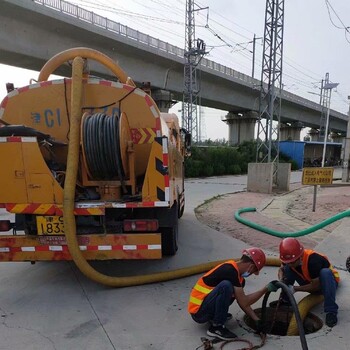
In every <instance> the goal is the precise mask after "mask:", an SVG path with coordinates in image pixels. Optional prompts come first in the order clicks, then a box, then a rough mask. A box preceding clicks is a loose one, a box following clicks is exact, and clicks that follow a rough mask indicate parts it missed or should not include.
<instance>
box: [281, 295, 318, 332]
mask: <svg viewBox="0 0 350 350" xmlns="http://www.w3.org/2000/svg"><path fill="white" fill-rule="evenodd" d="M323 300H324V297H323V295H322V294H309V295H307V296H306V297H305V298H303V299H302V300H301V301H300V302H299V304H298V309H299V313H300V318H301V320H302V321H303V322H304V319H305V317H306V316H307V314H308V313H309V311H310V310H311V309H312V308H313V307H314V306H316V305H317V304H319V303H321V302H322V301H323ZM298 334H299V330H298V325H297V321H296V318H295V315H294V314H293V316H292V318H291V320H290V322H289V326H288V330H287V335H298Z"/></svg>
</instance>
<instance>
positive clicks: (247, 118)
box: [222, 111, 258, 145]
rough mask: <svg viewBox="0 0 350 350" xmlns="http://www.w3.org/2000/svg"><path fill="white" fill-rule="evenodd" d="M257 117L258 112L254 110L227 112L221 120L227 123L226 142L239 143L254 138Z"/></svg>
mask: <svg viewBox="0 0 350 350" xmlns="http://www.w3.org/2000/svg"><path fill="white" fill-rule="evenodd" d="M257 119H258V113H257V112H254V111H249V112H243V113H234V112H229V113H227V115H226V116H225V117H224V118H223V119H222V121H223V122H225V123H226V124H227V125H228V143H229V144H230V145H239V144H241V143H242V142H244V141H252V140H254V131H255V123H256V121H257Z"/></svg>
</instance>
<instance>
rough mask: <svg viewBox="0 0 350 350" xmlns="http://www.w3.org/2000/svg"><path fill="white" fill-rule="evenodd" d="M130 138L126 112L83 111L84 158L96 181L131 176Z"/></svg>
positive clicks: (88, 171) (90, 173) (87, 168)
mask: <svg viewBox="0 0 350 350" xmlns="http://www.w3.org/2000/svg"><path fill="white" fill-rule="evenodd" d="M130 139H131V137H130V130H129V124H128V120H127V118H126V115H125V113H122V114H121V115H120V116H118V115H112V116H109V115H106V114H104V113H95V114H84V115H83V117H82V123H81V144H82V153H83V161H84V165H85V168H86V171H87V173H88V176H89V179H90V180H93V181H115V180H120V181H121V182H123V181H124V179H125V178H127V177H128V176H129V166H128V153H127V144H128V141H129V140H130Z"/></svg>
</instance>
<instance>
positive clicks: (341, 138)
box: [330, 132, 345, 143]
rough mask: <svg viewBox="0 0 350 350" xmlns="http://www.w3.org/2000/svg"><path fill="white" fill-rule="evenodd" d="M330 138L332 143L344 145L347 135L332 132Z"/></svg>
mask: <svg viewBox="0 0 350 350" xmlns="http://www.w3.org/2000/svg"><path fill="white" fill-rule="evenodd" d="M330 138H331V139H332V142H338V143H343V141H344V139H345V133H341V132H331V134H330Z"/></svg>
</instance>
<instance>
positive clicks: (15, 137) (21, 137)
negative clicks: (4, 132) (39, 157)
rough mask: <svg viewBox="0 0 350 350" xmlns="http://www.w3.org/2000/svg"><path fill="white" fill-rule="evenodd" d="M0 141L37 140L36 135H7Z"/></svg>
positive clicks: (0, 138)
mask: <svg viewBox="0 0 350 350" xmlns="http://www.w3.org/2000/svg"><path fill="white" fill-rule="evenodd" d="M0 142H36V137H30V136H7V137H0Z"/></svg>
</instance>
